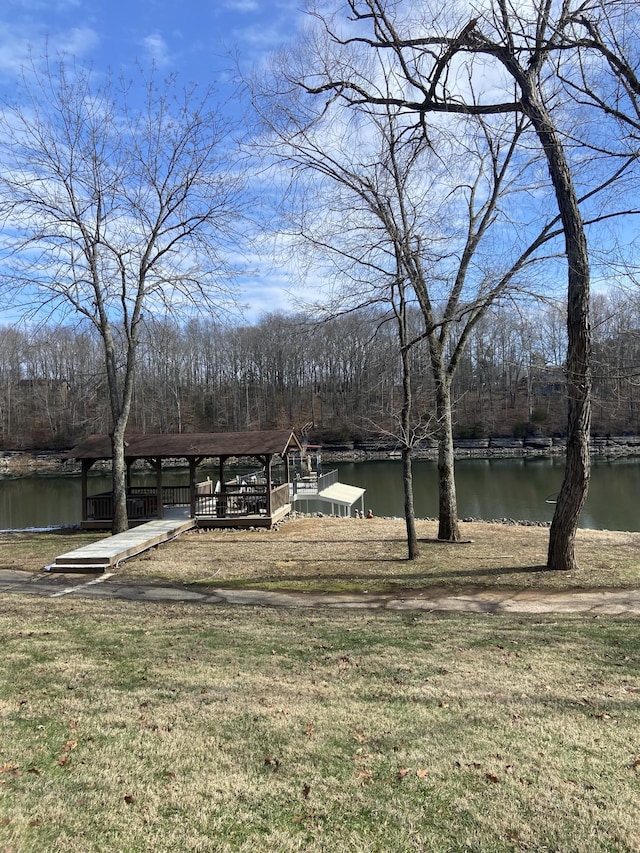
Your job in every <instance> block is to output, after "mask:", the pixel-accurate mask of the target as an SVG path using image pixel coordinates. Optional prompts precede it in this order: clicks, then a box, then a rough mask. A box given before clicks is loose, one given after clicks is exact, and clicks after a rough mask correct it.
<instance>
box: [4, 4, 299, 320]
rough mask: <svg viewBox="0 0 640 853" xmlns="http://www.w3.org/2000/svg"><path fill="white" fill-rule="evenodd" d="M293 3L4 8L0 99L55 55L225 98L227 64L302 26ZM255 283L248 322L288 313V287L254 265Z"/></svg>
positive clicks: (253, 55) (249, 284)
mask: <svg viewBox="0 0 640 853" xmlns="http://www.w3.org/2000/svg"><path fill="white" fill-rule="evenodd" d="M301 6H302V3H301V2H296V0H179V2H169V0H129V2H125V0H3V2H2V10H1V11H0V92H2V91H4V92H11V90H12V87H13V85H14V83H15V81H16V79H17V78H18V77H19V75H20V73H21V69H22V68H23V67H24V66H25V65H27V64H29V62H30V57H33V59H34V60H36V61H37V60H39V59H40V58H41V57H42V56H43V55H44V53H45V52H48V53H49V55H50V56H51V57H52V58H55V57H56V56H57V55H59V54H60V53H64V54H67V55H69V56H73V57H75V58H76V59H77V60H79V61H81V62H82V63H87V64H89V65H91V66H93V68H94V69H95V70H96V71H106V70H107V69H109V70H111V71H113V72H115V73H116V74H117V73H118V72H119V71H120V70H124V71H125V72H126V71H127V69H129V68H131V69H133V68H134V66H135V64H136V63H139V64H141V65H142V66H143V67H147V66H149V67H150V66H151V64H152V63H153V64H155V66H156V67H157V69H158V70H159V71H160V72H162V73H163V74H168V73H173V72H176V73H177V74H178V75H179V78H180V80H181V81H182V82H184V83H187V82H196V83H198V84H201V85H202V86H208V85H214V86H215V88H216V90H217V91H218V92H219V93H220V96H221V98H222V99H224V98H225V96H226V94H227V92H228V89H227V88H226V87H227V84H228V82H229V80H230V76H231V74H232V73H234V62H235V60H234V57H237V59H238V61H239V62H240V64H241V66H242V67H243V69H249V68H250V67H253V66H255V65H256V64H259V63H260V62H261V61H263V60H265V59H266V58H267V56H268V55H269V54H270V53H271V52H272V51H274V50H277V49H278V48H279V47H281V46H283V45H284V44H286V43H287V42H288V41H289V39H290V38H292V37H293V36H295V34H296V31H297V29H298V28H299V27H300V26H301V24H302V22H303V20H304V14H303V12H302V11H301ZM252 261H254V262H255V263H253V264H252V265H253V267H254V269H256V270H257V274H256V275H255V277H252V278H248V279H247V280H246V282H245V292H244V293H243V296H242V300H243V301H244V302H245V304H248V306H249V310H248V312H247V318H248V319H256V318H257V317H259V316H260V315H261V313H263V312H265V311H272V310H275V309H279V308H282V309H283V310H286V309H287V308H288V307H290V305H289V300H288V297H287V293H286V289H287V287H288V285H289V279H288V278H287V275H286V273H285V272H283V273H282V274H279V273H278V272H277V271H274V270H273V269H272V268H271V267H270V258H269V259H267V258H265V259H264V260H263V259H260V258H253V259H252Z"/></svg>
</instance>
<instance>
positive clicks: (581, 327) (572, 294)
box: [523, 88, 591, 571]
mask: <svg viewBox="0 0 640 853" xmlns="http://www.w3.org/2000/svg"><path fill="white" fill-rule="evenodd" d="M523 103H524V105H525V109H526V112H527V114H528V115H529V117H530V118H531V120H532V122H533V126H534V128H535V130H536V133H537V134H538V138H539V139H540V142H541V144H542V146H543V150H544V152H545V155H546V158H547V164H548V167H549V174H550V175H551V181H552V183H553V188H554V191H555V194H556V200H557V203H558V211H559V213H560V218H561V220H562V227H563V229H564V236H565V246H566V254H567V265H568V282H567V339H568V344H567V366H566V370H567V393H568V420H567V462H566V466H565V473H564V479H563V481H562V486H561V488H560V493H559V495H558V500H557V503H556V509H555V512H554V514H553V521H552V523H551V531H550V535H549V550H548V554H547V568H548V569H558V570H561V571H572V570H574V569H576V568H577V563H576V558H575V537H576V531H577V529H578V523H579V521H580V513H581V512H582V508H583V506H584V502H585V500H586V499H587V492H588V489H589V478H590V473H591V458H590V455H589V436H590V431H591V324H590V320H589V290H590V273H589V253H588V248H587V238H586V235H585V231H584V225H583V223H582V216H581V214H580V206H579V204H578V197H577V194H576V191H575V187H574V184H573V180H572V177H571V170H570V167H569V164H568V162H567V158H566V155H565V152H564V148H563V146H562V142H561V140H560V138H559V136H558V133H557V131H556V128H555V126H554V125H553V123H552V121H551V117H550V116H549V114H548V113H547V111H546V109H545V107H544V106H543V104H542V103H541V101H540V100H539V99H538V98H537V97H536V95H535V93H534V90H533V89H532V88H528V89H526V90H523Z"/></svg>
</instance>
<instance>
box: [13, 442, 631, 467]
mask: <svg viewBox="0 0 640 853" xmlns="http://www.w3.org/2000/svg"><path fill="white" fill-rule="evenodd" d="M565 451H566V439H564V438H543V437H532V438H525V439H505V438H481V439H476V438H470V439H456V440H455V441H454V452H455V457H456V459H527V458H534V457H553V458H558V457H562V456H564V455H565ZM321 452H322V460H323V462H374V461H393V460H396V459H397V460H398V461H399V460H400V451H399V450H397V449H395V448H393V447H390V446H387V447H381V446H380V445H377V444H376V443H374V442H367V443H365V442H362V443H356V442H343V443H338V442H335V443H328V444H326V445H323V446H322V451H321ZM591 455H592V456H596V457H605V458H607V457H611V458H616V457H621V456H622V457H626V456H640V436H637V435H635V436H602V437H600V436H596V437H594V438H592V439H591ZM437 457H438V451H437V447H436V445H435V444H430V445H428V446H425V447H421V448H419V449H416V450H415V451H414V453H413V459H414V460H420V459H428V460H436V459H437ZM140 464H141V466H144V465H145V463H144V462H141V463H140ZM165 464H166V465H167V466H168V467H171V465H172V463H171V461H170V460H166V462H165ZM173 465H174V467H184V460H181V459H176V460H174V462H173ZM94 470H96V471H100V470H107V471H108V470H110V463H109V462H108V461H107V462H98V463H96V465H95V466H94ZM79 473H80V464H79V463H77V462H74V461H70V460H66V459H63V451H53V450H52V451H46V450H42V451H28V450H5V451H0V477H30V476H34V475H42V476H46V475H50V476H60V475H64V474H79Z"/></svg>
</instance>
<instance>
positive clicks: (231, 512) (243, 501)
mask: <svg viewBox="0 0 640 853" xmlns="http://www.w3.org/2000/svg"><path fill="white" fill-rule="evenodd" d="M287 488H288V487H287ZM272 494H273V493H272ZM266 511H267V489H266V486H241V487H237V486H236V487H234V488H233V489H229V488H228V487H227V488H226V489H225V491H224V492H215V493H214V494H211V495H198V496H197V497H196V517H197V516H206V517H208V518H231V517H233V516H238V515H264V514H265V513H266Z"/></svg>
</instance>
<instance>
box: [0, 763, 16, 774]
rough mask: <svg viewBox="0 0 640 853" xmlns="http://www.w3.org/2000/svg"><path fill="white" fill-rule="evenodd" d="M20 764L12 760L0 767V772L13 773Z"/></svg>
mask: <svg viewBox="0 0 640 853" xmlns="http://www.w3.org/2000/svg"><path fill="white" fill-rule="evenodd" d="M19 766H20V765H19V764H12V763H11V762H8V763H7V764H3V765H2V767H0V773H13V771H14V770H17V769H18V768H19Z"/></svg>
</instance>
